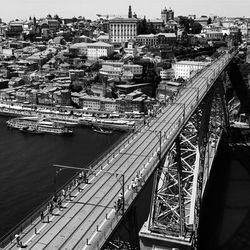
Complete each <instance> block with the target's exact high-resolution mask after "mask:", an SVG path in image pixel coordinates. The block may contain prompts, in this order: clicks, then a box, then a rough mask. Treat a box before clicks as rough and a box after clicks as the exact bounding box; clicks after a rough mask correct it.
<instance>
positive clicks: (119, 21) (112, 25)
mask: <svg viewBox="0 0 250 250" xmlns="http://www.w3.org/2000/svg"><path fill="white" fill-rule="evenodd" d="M136 36H137V19H136V18H121V17H117V18H114V19H111V20H110V21H109V38H110V42H111V43H116V44H121V43H123V42H127V41H128V40H130V39H135V37H136Z"/></svg>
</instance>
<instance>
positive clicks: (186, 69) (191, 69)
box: [172, 61, 209, 79]
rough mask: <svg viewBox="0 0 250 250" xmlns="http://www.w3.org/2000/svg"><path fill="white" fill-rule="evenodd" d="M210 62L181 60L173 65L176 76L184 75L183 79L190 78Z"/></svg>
mask: <svg viewBox="0 0 250 250" xmlns="http://www.w3.org/2000/svg"><path fill="white" fill-rule="evenodd" d="M208 64H209V62H199V61H179V62H176V63H174V64H173V65H172V68H173V69H174V74H175V78H179V77H182V78H183V79H188V78H190V77H191V76H192V74H194V73H195V72H196V71H198V70H200V69H202V68H204V67H206V66H207V65H208Z"/></svg>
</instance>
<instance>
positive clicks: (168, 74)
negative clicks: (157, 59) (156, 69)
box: [160, 68, 175, 80]
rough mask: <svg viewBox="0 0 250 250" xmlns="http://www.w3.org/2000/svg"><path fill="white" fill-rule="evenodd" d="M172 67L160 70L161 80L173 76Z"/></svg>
mask: <svg viewBox="0 0 250 250" xmlns="http://www.w3.org/2000/svg"><path fill="white" fill-rule="evenodd" d="M174 76H175V74H174V69H172V68H171V69H165V70H161V71H160V77H161V79H162V80H170V79H172V78H174Z"/></svg>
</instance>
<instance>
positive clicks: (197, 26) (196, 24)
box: [191, 22, 202, 34]
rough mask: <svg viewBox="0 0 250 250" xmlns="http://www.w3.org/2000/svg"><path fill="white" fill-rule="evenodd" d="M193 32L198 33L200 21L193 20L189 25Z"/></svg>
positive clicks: (199, 31) (200, 28) (200, 27)
mask: <svg viewBox="0 0 250 250" xmlns="http://www.w3.org/2000/svg"><path fill="white" fill-rule="evenodd" d="M191 29H192V33H193V34H200V33H201V30H202V25H201V24H200V23H197V22H194V23H193V24H192V26H191Z"/></svg>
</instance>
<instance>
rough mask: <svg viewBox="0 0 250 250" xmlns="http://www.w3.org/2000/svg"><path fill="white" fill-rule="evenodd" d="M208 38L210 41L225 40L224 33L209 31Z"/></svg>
mask: <svg viewBox="0 0 250 250" xmlns="http://www.w3.org/2000/svg"><path fill="white" fill-rule="evenodd" d="M206 37H207V39H208V40H222V39H223V32H220V31H207V33H206Z"/></svg>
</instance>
